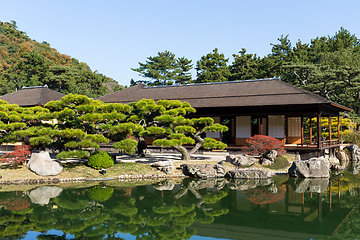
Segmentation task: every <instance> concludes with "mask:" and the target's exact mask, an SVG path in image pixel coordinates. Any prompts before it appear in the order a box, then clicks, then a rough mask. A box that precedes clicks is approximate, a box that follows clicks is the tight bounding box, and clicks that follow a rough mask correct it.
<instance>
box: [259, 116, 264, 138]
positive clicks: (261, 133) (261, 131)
mask: <svg viewBox="0 0 360 240" xmlns="http://www.w3.org/2000/svg"><path fill="white" fill-rule="evenodd" d="M259 134H260V135H264V134H263V118H262V116H260V132H259Z"/></svg>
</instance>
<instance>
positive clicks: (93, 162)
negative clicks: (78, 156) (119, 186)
mask: <svg viewBox="0 0 360 240" xmlns="http://www.w3.org/2000/svg"><path fill="white" fill-rule="evenodd" d="M88 165H89V166H90V167H93V168H95V169H102V168H108V167H112V166H113V165H114V159H113V158H112V157H111V156H110V154H109V153H107V152H105V151H98V152H95V153H94V154H92V155H91V156H90V157H89V161H88Z"/></svg>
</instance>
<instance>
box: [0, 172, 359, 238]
mask: <svg viewBox="0 0 360 240" xmlns="http://www.w3.org/2000/svg"><path fill="white" fill-rule="evenodd" d="M288 183H289V184H288ZM94 184H95V183H94ZM316 184H317V185H316ZM358 186H360V180H359V178H358V177H357V176H353V175H350V176H348V175H345V176H343V177H342V180H341V181H340V179H336V180H333V181H330V185H329V187H328V188H327V189H326V191H325V190H324V191H325V192H322V193H318V191H321V189H324V181H305V180H299V179H298V180H293V179H290V180H288V179H287V177H284V176H281V177H278V178H274V179H272V180H271V179H267V180H236V179H235V180H234V179H233V180H227V179H209V180H204V179H185V180H183V182H182V183H181V184H180V185H178V184H175V183H174V182H173V181H172V180H170V179H167V180H163V181H159V182H157V183H155V184H153V185H143V186H137V187H123V186H121V183H119V182H107V183H106V184H103V183H102V184H100V185H95V186H92V187H88V188H85V187H84V188H76V189H75V188H73V189H72V188H67V189H63V190H62V191H58V190H57V192H60V195H58V196H57V197H54V196H55V195H51V197H47V198H45V195H46V194H48V193H46V192H48V191H40V190H39V189H35V190H36V191H35V190H32V191H34V193H36V194H37V195H40V196H37V198H33V197H32V198H29V196H34V193H33V194H31V193H32V192H31V191H29V192H21V191H17V192H1V194H0V203H1V206H0V238H2V239H6V238H12V239H20V238H22V237H23V236H25V235H26V234H27V232H29V231H30V230H32V231H35V232H38V233H40V235H39V236H37V238H38V239H71V238H73V239H119V233H122V234H131V235H133V236H136V238H137V239H189V238H191V237H192V236H194V235H202V236H208V237H221V238H228V239H233V238H237V237H236V236H235V237H234V236H231V234H235V233H236V234H237V236H239V234H243V233H244V232H243V230H242V229H243V228H244V227H246V229H247V230H246V234H247V235H248V236H249V237H245V235H244V237H243V238H244V239H253V238H259V237H263V238H264V237H265V235H262V231H266V232H267V233H271V234H274V236H277V237H279V238H280V237H283V238H284V237H285V236H292V237H293V238H294V239H297V238H298V239H304V238H305V239H306V238H313V239H336V238H341V239H343V238H344V239H346V238H350V239H352V238H358V237H359V234H360V231H359V229H360V224H359V222H360V220H359V219H360V218H359V216H360V210H359V202H360V190H359V189H360V187H358ZM44 189H45V188H44ZM42 193H43V194H44V196H41V194H42ZM340 193H341V194H340ZM46 196H49V195H46ZM42 197H43V198H45V199H46V201H39V199H43V198H42ZM35 199H37V200H35ZM30 201H34V202H33V203H32V204H31V202H30ZM35 203H36V204H35ZM38 203H41V204H43V203H48V204H43V205H41V204H38ZM259 206H262V207H259ZM206 226H207V227H206ZM217 228H219V229H222V232H221V234H222V235H221V236H220V235H219V236H218V235H217V234H220V232H219V231H218V230H216V229H217ZM52 229H56V230H60V231H61V232H62V234H60V235H54V234H53V232H52V231H50V232H48V230H52ZM205 229H206V230H205ZM280 230H281V231H280ZM279 233H281V234H283V235H282V236H280V235H276V234H279ZM294 233H296V234H294ZM286 234H289V235H286ZM242 236H243V235H242ZM294 236H295V237H294ZM285 238H286V237H285Z"/></svg>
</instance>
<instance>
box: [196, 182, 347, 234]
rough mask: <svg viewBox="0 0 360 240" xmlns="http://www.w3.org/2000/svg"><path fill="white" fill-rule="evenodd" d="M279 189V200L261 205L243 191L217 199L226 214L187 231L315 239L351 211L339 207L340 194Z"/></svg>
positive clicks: (338, 222) (335, 225) (233, 192)
mask: <svg viewBox="0 0 360 240" xmlns="http://www.w3.org/2000/svg"><path fill="white" fill-rule="evenodd" d="M334 185H336V187H339V189H340V179H338V180H336V181H335V182H333V183H331V184H330V188H331V186H334ZM282 186H284V187H286V194H285V197H284V198H283V199H281V200H279V201H276V202H271V203H269V204H262V205H260V204H254V203H252V202H251V201H250V200H249V199H248V195H247V194H245V193H244V192H245V191H240V190H237V191H231V192H229V196H227V197H226V198H224V199H222V200H221V204H222V205H223V206H227V207H228V208H229V213H228V214H226V215H222V216H219V217H216V218H215V221H214V222H213V223H211V224H201V223H194V224H193V225H192V226H191V228H192V229H195V230H196V231H197V235H201V236H207V237H215V238H225V239H251V240H253V239H315V238H324V237H326V236H332V235H333V234H334V233H335V232H336V231H337V230H338V228H339V226H340V225H341V224H342V223H343V221H344V220H345V219H346V218H347V216H348V214H349V213H350V212H351V209H348V208H344V206H343V207H340V201H341V198H340V191H338V192H337V193H336V194H335V193H332V194H330V193H329V192H326V193H323V194H319V193H310V192H306V193H296V192H294V191H293V189H292V187H291V186H290V185H282ZM333 195H334V196H333Z"/></svg>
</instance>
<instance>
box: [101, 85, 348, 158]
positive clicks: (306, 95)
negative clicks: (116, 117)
mask: <svg viewBox="0 0 360 240" xmlns="http://www.w3.org/2000/svg"><path fill="white" fill-rule="evenodd" d="M144 98H145V99H154V100H160V99H168V100H181V101H186V102H189V103H190V104H191V106H192V107H194V108H196V110H197V112H196V114H192V115H191V116H194V117H202V116H207V117H212V118H213V119H214V121H215V122H216V123H220V122H221V123H223V124H226V125H227V126H228V127H229V131H228V132H227V133H224V134H223V135H220V133H219V132H215V133H209V134H208V137H212V138H215V139H220V138H221V139H222V141H224V142H226V143H227V144H228V145H229V146H230V148H231V147H233V148H235V149H236V147H237V146H241V145H244V143H245V140H246V139H247V138H249V137H251V136H253V135H255V134H262V135H268V136H271V137H274V138H278V139H280V140H281V141H283V142H284V143H285V144H286V145H287V146H286V147H287V148H288V149H292V150H297V151H317V152H318V153H320V151H322V150H324V149H327V148H333V147H336V146H339V145H338V142H337V141H334V140H333V139H331V137H330V138H329V139H326V141H325V139H321V138H320V136H321V127H320V125H319V124H316V125H317V132H316V133H312V132H311V131H310V133H309V135H310V136H304V127H303V123H304V118H306V117H308V118H309V117H311V118H313V117H317V119H318V121H317V122H318V123H320V121H319V119H320V118H321V117H328V118H329V119H330V117H338V116H339V112H341V111H350V110H351V109H349V108H347V107H344V106H341V105H339V104H336V103H333V102H331V101H329V100H327V99H325V98H323V97H320V96H318V95H316V94H313V93H310V92H307V91H305V90H302V89H300V88H297V87H295V86H292V85H290V84H288V83H285V82H283V81H281V80H279V79H261V80H244V81H233V82H216V83H202V84H189V85H173V86H156V87H149V86H146V85H144V84H140V85H136V86H133V87H130V88H127V89H124V90H121V91H118V92H115V93H112V94H108V95H105V96H102V97H99V98H98V99H99V100H101V101H103V102H109V103H110V102H112V103H115V102H116V103H129V102H133V101H138V100H141V99H144ZM312 124H313V125H315V123H312ZM338 128H340V126H338ZM338 132H339V131H338ZM315 134H316V137H315ZM330 136H331V134H330ZM338 137H339V136H338ZM305 138H307V139H309V142H308V144H305ZM339 138H340V137H339Z"/></svg>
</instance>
